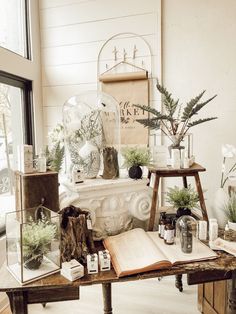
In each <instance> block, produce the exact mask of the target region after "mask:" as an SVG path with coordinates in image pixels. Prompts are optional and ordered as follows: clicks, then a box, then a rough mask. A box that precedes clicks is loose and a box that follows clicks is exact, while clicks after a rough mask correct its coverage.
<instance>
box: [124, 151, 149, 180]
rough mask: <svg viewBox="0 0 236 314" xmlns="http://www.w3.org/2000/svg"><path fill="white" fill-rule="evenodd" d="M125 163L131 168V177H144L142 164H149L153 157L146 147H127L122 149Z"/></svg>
mask: <svg viewBox="0 0 236 314" xmlns="http://www.w3.org/2000/svg"><path fill="white" fill-rule="evenodd" d="M122 155H123V157H124V165H125V166H126V167H127V168H129V171H128V172H129V177H130V178H131V179H140V178H142V174H143V171H142V168H141V166H146V165H148V164H149V162H150V159H151V154H150V151H149V150H148V149H147V148H144V147H125V148H123V150H122Z"/></svg>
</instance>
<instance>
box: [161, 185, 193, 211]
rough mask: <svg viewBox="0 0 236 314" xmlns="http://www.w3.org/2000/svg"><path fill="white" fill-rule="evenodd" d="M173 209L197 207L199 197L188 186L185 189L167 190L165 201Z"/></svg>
mask: <svg viewBox="0 0 236 314" xmlns="http://www.w3.org/2000/svg"><path fill="white" fill-rule="evenodd" d="M166 200H167V201H168V202H169V203H170V204H171V205H173V206H174V207H175V208H188V209H192V208H194V207H196V206H197V205H198V201H199V196H198V193H197V192H196V191H194V189H193V188H191V186H190V185H189V186H188V187H187V188H179V187H177V186H175V187H174V188H168V192H167V199H166Z"/></svg>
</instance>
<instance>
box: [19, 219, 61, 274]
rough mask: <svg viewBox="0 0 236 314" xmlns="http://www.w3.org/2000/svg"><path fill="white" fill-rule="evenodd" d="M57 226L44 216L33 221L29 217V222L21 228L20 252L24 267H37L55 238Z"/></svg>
mask: <svg viewBox="0 0 236 314" xmlns="http://www.w3.org/2000/svg"><path fill="white" fill-rule="evenodd" d="M56 234H57V226H56V225H54V224H52V223H50V221H49V220H48V219H47V217H46V216H44V215H43V214H42V218H41V219H39V220H37V221H34V220H33V219H32V217H30V218H29V223H27V224H24V225H23V228H22V254H23V261H24V267H25V268H28V269H38V268H39V267H40V265H41V263H42V261H43V256H44V255H45V254H46V253H48V252H49V250H50V243H51V241H52V240H53V239H55V237H56Z"/></svg>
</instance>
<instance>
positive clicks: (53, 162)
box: [46, 142, 65, 172]
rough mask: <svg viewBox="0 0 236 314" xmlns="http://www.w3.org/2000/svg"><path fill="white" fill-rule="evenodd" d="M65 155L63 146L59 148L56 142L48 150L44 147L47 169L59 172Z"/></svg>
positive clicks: (58, 143)
mask: <svg viewBox="0 0 236 314" xmlns="http://www.w3.org/2000/svg"><path fill="white" fill-rule="evenodd" d="M64 154H65V148H64V146H63V147H61V145H60V142H57V143H56V144H55V146H54V147H53V148H52V149H51V150H49V147H48V146H47V147H46V159H47V167H48V168H49V169H50V170H52V171H56V172H60V170H61V167H62V163H63V159H64Z"/></svg>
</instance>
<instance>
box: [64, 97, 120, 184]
mask: <svg viewBox="0 0 236 314" xmlns="http://www.w3.org/2000/svg"><path fill="white" fill-rule="evenodd" d="M63 124H64V133H65V134H64V135H65V147H66V168H67V175H68V177H69V178H72V173H73V171H74V170H76V171H80V172H81V173H83V175H84V176H85V177H86V178H96V176H97V174H98V172H99V170H100V168H101V154H102V153H103V164H104V167H103V168H104V170H103V177H104V178H105V179H106V178H107V179H109V177H107V175H108V176H109V173H110V172H111V173H112V174H111V176H112V177H117V176H118V173H117V175H116V176H115V175H114V174H113V172H119V171H118V169H119V167H118V161H117V153H118V151H119V143H120V115H119V104H118V102H117V101H116V100H115V99H114V98H113V97H112V96H110V95H108V94H105V93H103V92H98V91H87V92H84V93H81V94H79V95H76V96H73V97H71V98H70V99H68V100H67V101H66V103H65V104H64V106H63ZM110 157H111V158H110Z"/></svg>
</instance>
